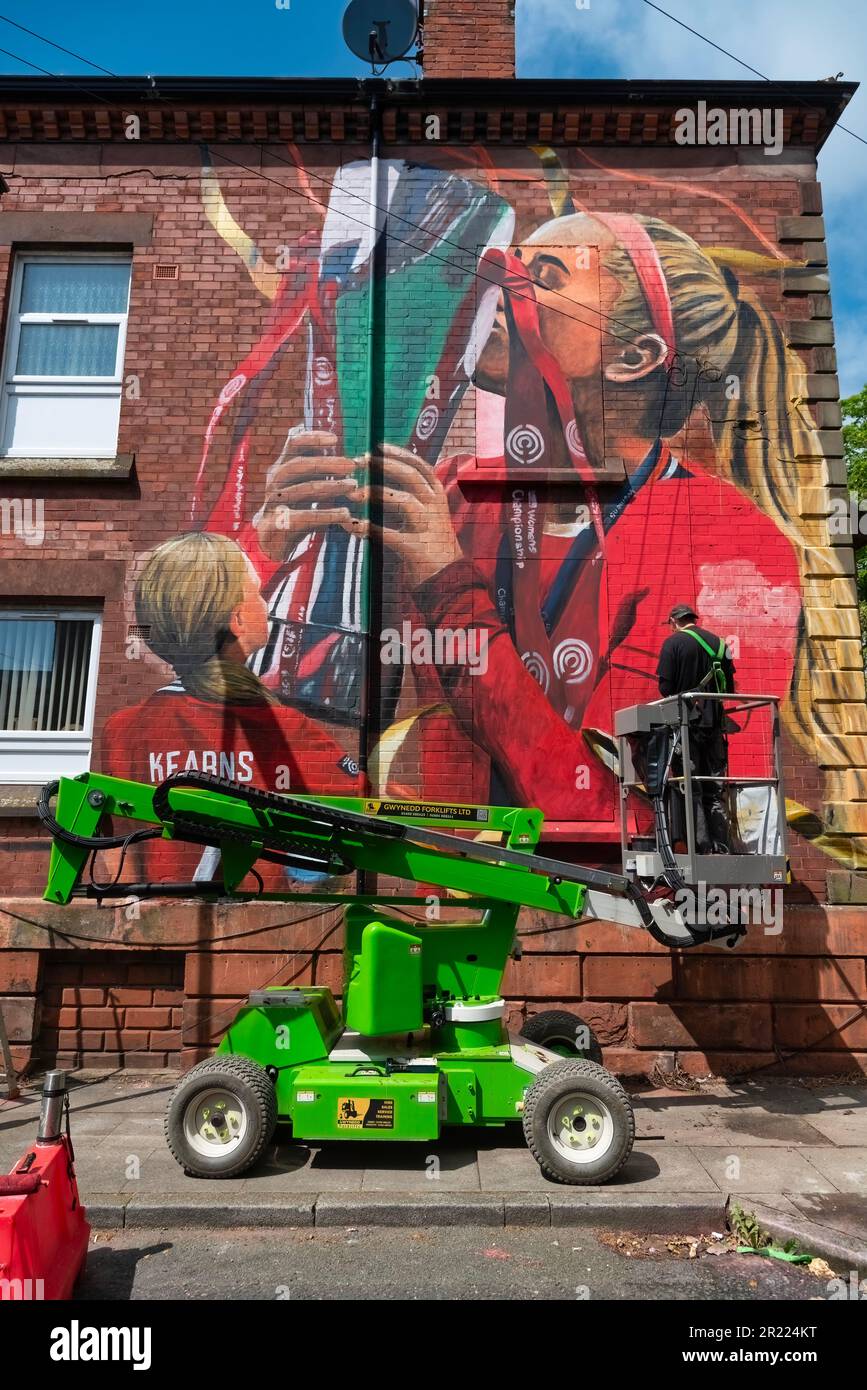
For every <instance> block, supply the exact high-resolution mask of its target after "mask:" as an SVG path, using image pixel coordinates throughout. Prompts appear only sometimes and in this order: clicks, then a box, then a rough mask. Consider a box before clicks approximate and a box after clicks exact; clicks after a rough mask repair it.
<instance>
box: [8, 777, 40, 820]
mask: <svg viewBox="0 0 867 1390" xmlns="http://www.w3.org/2000/svg"><path fill="white" fill-rule="evenodd" d="M41 791H42V786H41V784H40V783H39V782H0V816H35V815H36V803H37V801H38V800H39V793H40V792H41Z"/></svg>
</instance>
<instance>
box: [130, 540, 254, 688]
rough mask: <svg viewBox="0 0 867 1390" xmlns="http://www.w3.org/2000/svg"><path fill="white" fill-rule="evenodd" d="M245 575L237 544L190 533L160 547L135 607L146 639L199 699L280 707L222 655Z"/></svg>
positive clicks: (150, 562) (245, 669)
mask: <svg viewBox="0 0 867 1390" xmlns="http://www.w3.org/2000/svg"><path fill="white" fill-rule="evenodd" d="M247 573H248V570H247V560H246V557H245V556H244V553H243V551H242V550H241V549H240V547H239V546H238V545H236V543H235V542H234V541H232V540H229V539H228V537H226V536H216V535H211V534H210V533H209V532H207V531H194V532H190V533H188V534H186V535H182V536H176V537H174V539H173V540H170V541H166V542H165V544H164V545H161V546H159V547H158V548H157V549H156V550H155V551H154V552H153V554H152V555H151V557H150V559H149V560H148V561H147V564H146V565H145V567H144V570H143V571H142V573H141V575H140V576H139V580H138V583H137V584H136V593H135V606H136V617H137V619H138V622H139V624H140V625H141V626H142V627H143V628H144V629H145V632H144V634H143V635H144V640H145V641H146V642H147V644H148V646H149V647H150V648H151V650H152V651H153V652H155V654H156V655H157V656H158V657H160V658H161V659H162V660H163V661H165V662H166V663H167V665H169V666H171V667H172V669H173V671H174V672H175V674H176V675H177V677H178V680H179V681H180V682H181V684H182V685H183V687H184V690H185V691H186V693H187V694H188V695H193V696H195V697H196V699H199V700H209V701H212V702H213V703H215V704H228V705H263V704H276V703H277V701H276V699H275V697H274V696H273V695H272V694H271V693H270V691H268V690H267V689H266V688H265V686H264V685H263V684H262V682H261V681H260V680H259V677H258V676H256V675H255V674H254V673H253V672H252V671H251V670H249V669H248V667H246V666H244V665H243V664H242V663H241V662H237V661H227V660H226V659H225V658H224V657H223V656H222V655H221V653H222V651H223V648H224V646H225V644H226V642H227V641H229V640H231V633H230V630H229V623H230V621H231V617H232V613H233V612H234V610H235V609H236V608H237V607H238V605H239V604H240V603H241V601H242V599H243V595H244V580H245V577H246V575H247Z"/></svg>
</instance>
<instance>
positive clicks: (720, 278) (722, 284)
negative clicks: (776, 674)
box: [602, 216, 834, 757]
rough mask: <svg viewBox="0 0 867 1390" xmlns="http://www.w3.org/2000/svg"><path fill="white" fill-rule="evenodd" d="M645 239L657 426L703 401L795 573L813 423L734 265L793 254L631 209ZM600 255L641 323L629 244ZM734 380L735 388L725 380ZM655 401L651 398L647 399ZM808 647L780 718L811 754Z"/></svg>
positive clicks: (777, 342)
mask: <svg viewBox="0 0 867 1390" xmlns="http://www.w3.org/2000/svg"><path fill="white" fill-rule="evenodd" d="M637 220H638V221H639V222H641V223H642V225H643V226H644V227H645V229H646V230H647V232H648V234H649V236H650V237H651V239H652V240H653V243H654V245H655V247H656V251H657V254H658V255H659V259H660V262H661V264H662V269H663V273H664V275H665V279H666V283H667V285H668V289H669V294H670V296H671V302H672V311H673V315H674V327H675V338H676V345H677V351H678V354H679V364H682V367H681V386H680V390H679V391H676V392H674V393H672V399H671V400H670V401H669V402H668V403H666V404H665V405H664V407H663V410H662V412H661V416H662V417H663V428H662V431H661V432H662V433H664V434H668V435H671V434H674V433H676V432H677V430H678V429H679V428H681V427H682V426H683V425H684V424H685V423H686V421H687V419H688V418H689V416H690V414H691V413H692V411H693V409H695V408H701V409H704V410H705V412H706V414H707V416H708V419H709V423H710V427H711V431H712V433H713V438H714V444H715V446H716V453H717V457H718V459H719V462H720V466H721V470H722V472H723V473H724V475H725V476H726V477H728V478H729V479H730V480H731V481H732V482H733V483H734V484H735V486H736V487H738V488H740V490H741V491H742V492H744V493H745V494H746V495H747V496H749V497H750V498H752V500H753V501H754V502H755V503H756V505H757V506H758V507H760V508H761V510H762V511H763V512H764V513H765V514H766V515H767V516H769V517H770V518H771V519H772V520H773V521H774V522H775V524H776V525H777V526H778V527H779V529H780V531H782V532H783V534H784V535H785V536H787V537H788V539H789V540H790V541H791V543H792V545H793V547H794V548H795V551H796V554H797V557H798V563H799V568H800V572H801V574H802V575H803V574H805V573H806V565H805V551H806V549H807V546H808V545H810V544H813V543H814V541H813V539H812V537H809V536H808V534H807V531H806V528H805V525H804V523H803V522H802V520H801V518H800V516H799V508H798V474H799V462H798V461H799V459H803V458H804V457H812V458H818V457H820V456H821V454H820V449H819V445H818V440H817V437H816V427H815V424H814V423H813V421H812V419H811V418H810V416H809V413H808V411H807V410H806V407H804V406H803V405H802V403H801V401H800V399H799V389H798V382H799V379H800V378H801V377H802V376H803V371H804V368H803V366H802V364H801V362H800V359H799V358H797V357H796V356H795V355H794V353H792V352H791V351H790V350H789V349H788V348H787V347H786V344H785V341H784V338H783V335H782V332H781V331H780V327H779V324H778V323H777V321H776V319H775V318H774V316H773V315H772V314H771V313H769V312H768V310H767V309H766V308H765V307H764V305H763V304H762V303H761V302H760V300H759V299H758V298H757V297H756V296H755V295H753V294H752V293H751V292H750V291H748V290H745V289H743V288H742V287H741V286H740V284H739V282H738V279H737V275H736V273H735V272H736V271H738V270H740V271H743V272H745V273H749V274H761V273H767V272H774V273H776V274H779V272H780V270H781V269H782V268H783V267H784V266H786V265H791V264H793V263H792V262H787V261H785V260H783V259H775V258H774V257H771V256H761V255H756V254H754V253H752V252H746V251H741V250H738V249H736V248H728V247H713V248H707V249H702V247H700V246H699V245H698V243H697V242H696V241H694V240H693V239H692V237H690V236H687V235H686V233H685V232H681V231H679V230H678V229H677V228H675V227H672V226H670V225H669V224H668V223H667V222H663V221H662V220H661V219H659V218H654V217H642V216H639V217H638V218H637ZM602 260H603V264H604V265H605V267H606V269H608V270H609V271H610V272H611V273H612V274H613V275H615V276H616V277H617V278H618V279H619V280H620V282H621V284H622V285H623V287H624V289H623V293H622V295H621V296H620V298H619V299H618V300H617V303H616V305H615V307H614V309H613V310H612V313H613V314H614V315H616V319H617V332H618V333H619V334H622V333H623V332H624V325H628V326H629V327H634V328H635V330H636V332H642V333H646V332H648V331H650V328H651V324H650V321H649V310H648V308H647V304H646V301H645V299H644V295H643V292H642V290H641V287H640V285H639V284H638V278H637V276H636V274H635V270H634V267H633V266H632V264H631V261H630V258H629V255H628V253H627V252H626V251H625V250H624V249H623V248H622V247H620V246H618V245H615V246H613V247H610V248H606V250H605V251H604V252H603V255H602ZM733 378H734V379H735V380H736V391H733V390H732V389H730V384H731V382H732V379H733ZM653 408H654V407H653V406H651V409H653ZM810 685H811V683H810V653H809V649H808V645H807V641H806V637H805V634H804V633H803V631H802V632H801V634H800V636H799V641H798V648H797V652H796V657H795V669H794V671H793V675H792V684H791V687H790V691H789V696H788V700H787V702H786V705H785V707H784V718H785V721H786V724H787V726H788V728H789V730H790V732H791V734H792V736H793V737H794V738H795V739H796V740H797V742H798V743H799V744H800V745H801V747H802V748H803V749H804V751H805V752H806V753H807V754H808V755H809V756H810V757H815V753H816V746H815V738H816V734H817V732H818V733H822V734H824V735H825V736H827V737H833V734H834V731H833V730H832V729H830V728H829V727H828V726H827V725H826V724H825V721H824V718H823V715H822V712H821V708H822V707H821V706H819V707H818V709H817V708H816V707H815V706H813V704H812V702H811V698H810V695H811V689H810Z"/></svg>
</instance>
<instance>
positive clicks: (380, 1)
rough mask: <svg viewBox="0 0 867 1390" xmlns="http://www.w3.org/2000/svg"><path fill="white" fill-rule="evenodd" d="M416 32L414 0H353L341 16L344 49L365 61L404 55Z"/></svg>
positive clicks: (391, 61) (383, 59)
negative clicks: (345, 47) (349, 50)
mask: <svg viewBox="0 0 867 1390" xmlns="http://www.w3.org/2000/svg"><path fill="white" fill-rule="evenodd" d="M417 33H418V11H417V9H416V5H415V0H352V3H351V4H350V5H349V7H348V9H347V10H346V13H345V14H344V16H343V39H344V42H345V44H346V46H347V48H349V49H351V51H352V52H353V53H354V54H355V56H356V57H357V58H363V59H364V60H365V62H368V63H373V64H378V63H393V62H394V61H395V59H397V58H403V57H404V55H405V54H406V53H407V52H408V51H409V49H410V48H411V47H412V45H413V43H414V42H415V37H416V34H417Z"/></svg>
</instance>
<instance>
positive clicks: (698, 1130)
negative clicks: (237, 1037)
mask: <svg viewBox="0 0 867 1390" xmlns="http://www.w3.org/2000/svg"><path fill="white" fill-rule="evenodd" d="M175 1079H176V1077H175V1076H174V1075H171V1074H156V1075H154V1074H149V1075H146V1076H145V1075H142V1074H139V1075H135V1074H132V1073H115V1074H112V1075H110V1076H108V1077H105V1076H99V1075H98V1076H88V1075H87V1074H81V1073H78V1074H75V1073H74V1074H72V1076H71V1078H70V1086H71V1104H72V1137H73V1142H74V1145H75V1150H76V1167H77V1171H78V1177H79V1183H80V1187H81V1192H82V1197H83V1199H84V1202H85V1203H86V1205H87V1207H88V1209H89V1213H90V1217H91V1220H92V1221H93V1224H94V1226H95V1227H97V1228H99V1227H102V1228H105V1229H109V1228H114V1229H118V1228H123V1229H135V1228H142V1229H144V1228H150V1229H158V1228H161V1227H165V1226H167V1225H170V1226H173V1227H184V1226H186V1227H190V1226H200V1227H209V1228H214V1227H227V1228H228V1227H236V1226H258V1227H269V1226H284V1227H285V1226H290V1227H298V1226H301V1227H304V1226H308V1227H309V1226H317V1227H327V1226H331V1227H339V1226H346V1225H359V1226H367V1225H391V1226H395V1225H399V1226H405V1227H408V1226H430V1225H438V1226H449V1225H451V1226H457V1225H467V1224H472V1225H481V1226H495V1227H496V1226H499V1227H502V1226H504V1225H505V1226H512V1225H515V1226H560V1225H569V1226H588V1225H590V1226H594V1227H600V1226H604V1227H607V1228H612V1227H613V1228H617V1229H624V1230H638V1231H684V1232H692V1231H700V1230H710V1229H716V1230H720V1229H723V1227H724V1222H725V1210H726V1203H727V1201H728V1200H729V1199H731V1200H736V1201H738V1202H740V1203H742V1204H743V1205H744V1207H745V1208H747V1209H753V1210H759V1209H760V1210H761V1212H762V1213H763V1220H764V1221H765V1224H766V1225H767V1226H768V1229H773V1222H774V1219H775V1218H776V1219H777V1220H778V1222H779V1223H780V1229H781V1232H782V1231H784V1230H785V1229H791V1230H794V1231H795V1232H796V1233H797V1234H798V1235H799V1237H800V1238H801V1240H802V1242H803V1243H804V1244H808V1245H809V1247H810V1248H811V1249H813V1250H814V1253H816V1254H820V1255H821V1254H828V1252H831V1251H832V1250H836V1252H837V1258H838V1259H839V1258H845V1259H848V1260H849V1262H850V1265H851V1267H858V1268H861V1267H862V1264H863V1265H864V1266H865V1269H864V1272H865V1273H867V1254H865V1253H864V1252H865V1251H867V1218H865V1216H864V1214H863V1213H864V1210H865V1207H867V1204H865V1202H864V1197H865V1195H867V1085H864V1084H859V1083H857V1082H853V1083H852V1084H846V1083H840V1082H837V1081H830V1082H827V1083H818V1082H813V1081H791V1082H787V1081H780V1080H777V1079H774V1080H767V1081H762V1080H755V1081H749V1082H743V1083H730V1084H723V1083H714V1084H708V1085H704V1086H702V1088H701V1089H700V1090H698V1091H695V1092H678V1091H664V1090H648V1089H639V1090H637V1091H636V1092H635V1094H634V1097H633V1098H634V1102H635V1111H636V1123H637V1138H636V1144H635V1149H634V1151H633V1154H632V1156H631V1158H630V1160H629V1162H628V1164H627V1165H626V1167H625V1169H624V1170H623V1172H622V1173H621V1174H620V1175H619V1177H618V1178H617V1180H616V1181H615V1182H614V1183H611V1184H608V1185H607V1186H605V1187H597V1188H569V1187H563V1186H560V1185H558V1184H556V1183H551V1182H548V1181H547V1180H546V1179H545V1178H544V1177H543V1176H542V1174H541V1173H540V1171H539V1169H538V1167H537V1165H536V1163H535V1162H534V1160H533V1158H532V1157H531V1155H530V1153H529V1152H528V1150H527V1149H526V1147H525V1146H524V1142H523V1136H522V1133H521V1129H520V1126H519V1125H515V1126H513V1127H511V1128H510V1129H509V1130H501V1131H498V1132H497V1131H493V1132H490V1133H488V1134H485V1133H473V1134H472V1135H471V1134H470V1133H469V1132H468V1131H451V1132H449V1134H448V1136H447V1137H446V1138H444V1139H443V1140H441V1141H440V1142H439V1143H438V1144H436V1145H427V1144H421V1145H412V1144H373V1143H360V1142H351V1141H346V1142H343V1143H340V1144H337V1143H333V1144H331V1145H326V1146H324V1147H322V1148H317V1147H316V1146H311V1145H307V1144H302V1143H294V1142H293V1141H292V1138H291V1134H289V1133H288V1132H287V1131H284V1130H280V1129H278V1131H277V1135H276V1140H275V1142H274V1143H273V1144H272V1145H271V1146H270V1147H269V1150H268V1152H267V1153H266V1155H265V1158H264V1160H263V1161H262V1162H261V1163H260V1164H259V1165H258V1166H257V1167H256V1168H255V1169H254V1170H252V1171H251V1172H250V1173H249V1174H247V1175H246V1176H244V1177H242V1178H237V1179H232V1180H229V1181H226V1182H219V1183H217V1182H213V1183H211V1182H207V1181H204V1180H201V1179H195V1178H189V1177H186V1176H185V1175H184V1173H183V1171H182V1170H181V1169H180V1168H179V1167H178V1165H177V1164H176V1163H175V1162H174V1160H173V1159H172V1157H171V1155H170V1154H169V1152H168V1149H167V1147H166V1144H165V1141H164V1139H163V1130H162V1122H163V1114H164V1112H165V1107H166V1104H167V1101H168V1098H169V1095H170V1093H171V1090H172V1087H173V1085H174V1082H175ZM38 1109H39V1091H38V1089H37V1088H34V1089H26V1090H25V1091H24V1093H23V1095H22V1097H21V1099H20V1100H18V1101H14V1102H10V1101H3V1102H0V1171H4V1172H5V1171H9V1169H10V1168H11V1167H12V1165H13V1164H14V1163H15V1162H16V1160H17V1159H18V1158H19V1157H20V1156H21V1155H22V1154H23V1152H24V1151H25V1149H26V1146H27V1144H28V1143H31V1142H32V1141H33V1139H34V1138H35V1134H36V1119H37V1115H38ZM781 1238H782V1235H781ZM823 1241H824V1244H823ZM841 1252H842V1254H841ZM829 1257H830V1256H829ZM853 1262H854V1263H853Z"/></svg>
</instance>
